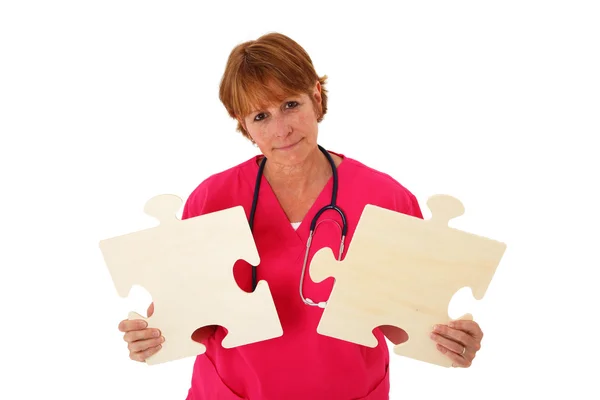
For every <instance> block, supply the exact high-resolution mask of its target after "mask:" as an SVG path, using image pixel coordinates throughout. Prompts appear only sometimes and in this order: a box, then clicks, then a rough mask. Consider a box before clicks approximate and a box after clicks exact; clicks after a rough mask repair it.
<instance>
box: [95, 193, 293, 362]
mask: <svg viewBox="0 0 600 400" xmlns="http://www.w3.org/2000/svg"><path fill="white" fill-rule="evenodd" d="M182 204H183V202H182V200H181V199H180V198H179V197H177V196H174V195H159V196H155V197H153V198H152V199H150V200H149V201H148V202H147V203H146V206H145V209H144V211H145V212H146V213H147V214H148V215H151V216H153V217H155V218H157V219H158V220H159V221H160V224H159V225H158V226H156V227H152V228H150V229H145V230H142V231H139V232H134V233H130V234H127V235H122V236H118V237H114V238H110V239H106V240H103V241H101V242H100V248H101V251H102V254H103V257H104V260H105V263H106V265H107V267H108V269H109V271H110V275H111V277H112V279H113V282H114V284H115V287H116V289H117V292H118V294H119V295H120V296H121V297H127V296H128V294H129V291H130V290H131V287H132V286H133V285H134V284H139V285H141V286H142V287H144V288H145V289H146V290H148V291H149V292H150V294H151V295H152V298H153V302H154V314H153V315H152V316H151V317H150V318H143V317H142V316H140V315H139V314H136V313H130V315H129V319H138V318H139V319H144V320H146V321H147V322H148V326H149V327H153V328H158V329H160V330H161V331H162V334H163V336H164V338H165V342H164V343H163V347H162V348H161V350H160V351H159V352H157V353H155V354H154V355H153V356H151V357H150V358H148V359H147V363H148V364H158V363H163V362H167V361H172V360H177V359H181V358H185V357H189V356H196V355H198V354H202V353H204V351H205V350H206V348H205V346H204V345H203V344H200V343H198V342H195V341H193V340H192V339H191V336H192V334H193V333H194V331H196V330H197V329H198V328H201V327H205V326H209V325H221V326H224V327H225V328H226V329H227V330H228V334H227V336H225V338H224V339H223V341H222V346H223V347H225V348H231V347H237V346H242V345H245V344H250V343H254V342H258V341H262V340H267V339H272V338H275V337H279V336H281V335H282V334H283V330H282V327H281V324H280V321H279V317H278V315H277V311H276V309H275V305H274V303H273V298H272V296H271V292H270V290H269V286H268V284H267V282H266V281H260V282H258V285H257V287H256V290H255V291H254V292H253V293H247V292H244V291H243V290H241V289H240V288H239V287H238V285H237V283H236V282H235V279H234V276H233V266H234V263H235V262H236V261H237V260H242V259H243V260H245V261H247V262H248V263H250V264H252V265H258V263H259V262H260V259H259V255H258V251H257V249H256V246H255V243H254V238H253V236H252V233H251V231H250V227H249V225H248V221H247V219H246V215H245V213H244V210H243V208H242V207H241V206H237V207H233V208H229V209H226V210H222V211H218V212H214V213H210V214H205V215H201V216H198V217H193V218H188V219H185V220H180V219H178V218H177V216H176V212H177V211H178V210H179V209H180V207H181V206H182Z"/></svg>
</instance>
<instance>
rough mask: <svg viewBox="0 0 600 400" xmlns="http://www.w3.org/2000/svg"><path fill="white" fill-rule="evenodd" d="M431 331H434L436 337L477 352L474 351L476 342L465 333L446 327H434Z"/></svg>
mask: <svg viewBox="0 0 600 400" xmlns="http://www.w3.org/2000/svg"><path fill="white" fill-rule="evenodd" d="M433 331H434V333H437V334H438V335H441V336H443V337H445V338H448V339H450V340H453V341H455V342H457V343H459V344H462V345H463V346H465V347H467V348H471V349H474V350H477V349H476V347H477V345H476V340H475V339H474V338H473V336H471V335H469V334H468V333H466V332H464V331H461V330H459V329H454V328H450V327H449V326H447V325H436V326H435V327H434V329H433ZM461 351H462V350H461Z"/></svg>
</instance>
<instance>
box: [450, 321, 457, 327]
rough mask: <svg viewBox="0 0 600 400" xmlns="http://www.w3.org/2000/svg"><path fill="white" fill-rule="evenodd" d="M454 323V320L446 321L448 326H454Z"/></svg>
mask: <svg viewBox="0 0 600 400" xmlns="http://www.w3.org/2000/svg"><path fill="white" fill-rule="evenodd" d="M455 325H456V324H455V323H454V321H450V322H448V326H449V327H450V328H454V326H455Z"/></svg>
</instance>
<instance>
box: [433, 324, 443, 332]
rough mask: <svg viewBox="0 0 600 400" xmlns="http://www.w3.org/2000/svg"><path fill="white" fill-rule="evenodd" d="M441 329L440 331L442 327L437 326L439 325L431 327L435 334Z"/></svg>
mask: <svg viewBox="0 0 600 400" xmlns="http://www.w3.org/2000/svg"><path fill="white" fill-rule="evenodd" d="M441 329H442V327H441V326H439V325H435V326H434V327H433V330H434V331H436V332H439V331H440V330H441Z"/></svg>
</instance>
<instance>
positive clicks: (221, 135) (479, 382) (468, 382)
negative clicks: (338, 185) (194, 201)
mask: <svg viewBox="0 0 600 400" xmlns="http://www.w3.org/2000/svg"><path fill="white" fill-rule="evenodd" d="M236 3H237V4H236ZM332 3H334V2H323V3H321V2H320V1H319V2H317V1H303V2H267V1H255V2H232V1H226V2H222V3H220V4H221V5H215V4H210V5H208V4H205V2H200V1H197V2H192V1H186V2H184V1H172V2H167V1H162V2H159V1H129V0H119V1H37V2H34V1H25V0H23V1H3V2H2V3H1V4H2V5H1V6H0V57H1V59H0V134H1V142H0V167H1V169H0V174H1V178H2V180H1V186H0V190H1V191H2V195H1V197H0V201H1V202H2V203H1V204H2V213H1V215H2V220H1V223H0V229H1V239H2V240H1V242H0V243H1V245H0V246H1V247H0V257H1V259H0V268H1V275H0V296H1V297H0V300H1V303H0V304H1V309H2V314H1V316H2V319H1V320H0V321H1V322H0V323H1V324H2V326H1V329H0V338H1V344H2V351H1V352H0V363H1V365H2V370H3V371H4V372H3V373H2V375H1V376H2V378H1V383H0V398H2V399H37V398H49V396H50V395H53V396H56V398H59V399H65V400H66V399H108V398H112V399H128V398H143V399H184V398H185V395H186V393H187V389H188V387H189V381H190V377H191V371H192V359H187V360H182V361H178V362H173V363H169V364H163V365H159V366H155V367H148V366H146V365H143V364H139V363H135V362H132V361H130V360H129V358H128V353H127V349H126V344H125V342H124V341H123V339H122V334H121V333H120V332H118V331H117V324H118V322H119V321H120V320H121V319H122V318H124V316H126V314H127V312H128V311H129V310H131V309H135V310H137V311H139V312H143V311H144V309H145V305H146V304H147V302H149V298H148V297H147V293H144V292H143V291H141V290H138V289H136V290H135V291H134V292H133V293H134V294H135V297H134V298H129V299H122V298H120V297H118V295H117V293H116V291H115V289H114V286H113V284H112V281H111V279H110V277H109V275H108V273H107V269H106V268H105V265H104V264H103V260H102V258H101V253H100V251H99V248H98V242H99V241H100V240H101V239H104V238H107V237H111V236H114V235H119V234H124V233H129V232H132V231H135V230H140V229H143V228H145V227H149V226H152V225H153V224H154V220H153V219H151V218H150V217H148V216H146V215H145V214H144V213H143V211H142V208H143V205H144V203H145V201H146V200H147V199H148V198H149V197H151V196H153V195H155V194H159V193H173V194H177V195H179V196H181V197H183V198H185V197H187V195H188V194H189V192H190V191H191V190H193V188H194V187H195V186H196V185H197V184H198V183H199V182H200V181H201V180H203V179H204V178H206V177H207V176H208V175H210V174H212V173H215V172H218V171H220V170H222V169H224V168H228V167H230V166H232V165H235V164H237V163H239V162H241V161H244V160H246V159H247V158H249V157H250V156H252V155H254V154H255V148H253V147H252V146H251V145H250V144H249V143H247V141H245V140H244V139H243V138H242V137H240V136H239V135H238V134H237V133H236V132H235V131H234V129H235V124H234V122H233V121H232V120H231V119H229V117H228V116H227V114H226V112H225V109H224V108H223V106H222V105H221V104H220V102H219V100H218V84H219V80H220V78H221V74H222V72H223V68H224V65H225V61H226V59H227V56H228V54H229V52H230V50H231V49H232V48H233V47H234V46H235V45H236V44H238V43H240V42H242V41H245V40H250V39H255V38H257V37H258V36H260V35H262V34H263V33H267V32H270V31H278V32H281V33H284V34H286V35H289V36H290V37H292V38H293V39H295V40H297V41H298V42H299V43H300V44H301V45H302V46H304V47H305V49H306V50H307V51H308V52H309V54H310V55H311V57H312V58H313V60H314V63H315V66H316V68H317V71H318V73H319V74H321V75H322V74H327V75H328V76H329V84H328V89H329V91H330V103H329V105H330V109H329V113H328V115H327V116H326V118H325V121H324V122H323V123H322V124H321V125H320V143H321V144H322V145H324V146H325V147H327V148H329V149H331V150H334V151H338V152H342V153H344V154H345V155H347V156H350V157H353V158H356V159H358V160H360V161H362V162H364V163H366V164H368V165H370V166H372V167H375V168H377V169H380V170H382V171H384V172H387V173H389V174H391V175H392V176H394V177H395V178H396V179H397V180H399V181H400V182H402V183H403V184H404V185H405V186H407V187H408V188H409V189H410V190H411V191H412V192H414V193H415V194H416V195H417V197H418V199H419V201H420V203H421V206H422V208H423V211H424V213H425V214H426V218H427V217H428V209H427V206H426V200H427V197H428V196H430V195H432V194H436V193H449V194H452V195H454V196H456V197H458V198H459V199H461V200H462V201H463V203H464V205H465V207H466V214H465V215H464V216H463V217H461V218H459V219H456V220H455V221H454V222H453V226H455V227H458V228H460V229H463V230H467V231H470V232H473V233H476V234H480V235H484V236H488V237H491V238H494V239H497V240H501V241H504V242H505V243H507V245H508V249H507V252H506V254H505V257H504V258H503V259H502V262H501V264H500V266H499V268H498V271H497V274H496V276H495V278H494V280H493V282H492V284H491V286H490V288H489V290H488V292H487V294H486V297H485V298H484V299H483V300H481V301H475V300H474V299H473V298H472V297H470V290H469V289H465V290H463V291H461V292H459V293H458V294H457V295H456V296H455V298H454V299H453V301H452V303H451V304H450V312H451V315H452V316H458V315H460V314H462V313H463V312H472V313H473V314H474V316H475V319H476V320H477V321H478V322H479V323H480V324H481V326H482V327H483V329H484V332H485V338H484V342H483V348H482V350H481V352H480V353H479V355H478V356H477V358H476V359H475V363H474V365H473V366H472V368H470V369H444V368H438V367H434V366H430V365H425V364H421V363H418V362H414V361H411V360H409V359H404V358H399V357H393V358H392V370H391V380H392V393H391V397H392V398H393V399H433V398H444V399H504V398H515V399H529V398H544V397H545V396H548V395H556V396H558V397H559V398H574V399H593V398H594V399H598V398H600V390H599V389H598V377H599V376H600V367H598V363H597V362H598V359H599V357H600V352H599V350H598V348H599V346H598V330H599V329H598V328H599V327H600V326H599V324H598V317H597V316H598V315H599V314H598V306H599V305H600V301H599V296H598V294H597V292H596V290H597V286H598V279H597V276H598V271H599V268H598V267H599V266H600V265H599V264H600V263H599V261H598V252H597V251H596V250H595V248H596V246H598V231H597V227H598V222H599V218H598V216H599V215H598V201H599V200H600V198H599V196H598V192H597V186H598V178H597V176H598V171H600V168H599V167H600V166H599V163H598V161H597V155H598V145H597V144H593V143H597V140H598V136H599V134H600V78H599V77H600V73H599V71H600V59H599V49H600V28H599V26H600V24H598V21H599V20H600V13H599V12H598V8H597V6H596V2H594V1H587V2H585V1H573V0H571V1H525V0H520V1H502V2H490V1H435V2H434V1H423V2H402V3H400V4H398V3H397V2H383V1H368V2H344V3H341V2H340V3H338V2H335V3H336V5H331V4H332ZM342 4H343V6H342ZM391 4H394V5H393V6H392V5H391ZM315 362H317V361H316V360H315Z"/></svg>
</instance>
